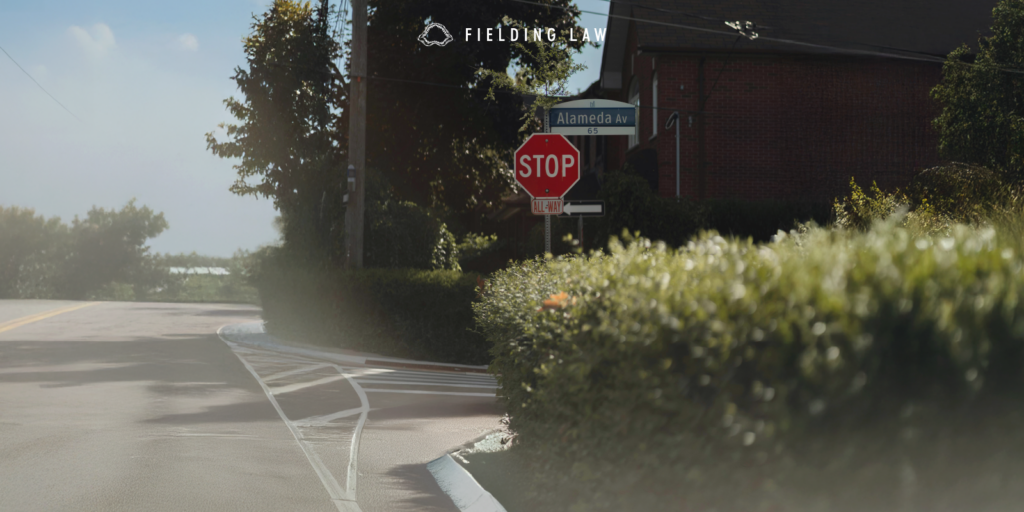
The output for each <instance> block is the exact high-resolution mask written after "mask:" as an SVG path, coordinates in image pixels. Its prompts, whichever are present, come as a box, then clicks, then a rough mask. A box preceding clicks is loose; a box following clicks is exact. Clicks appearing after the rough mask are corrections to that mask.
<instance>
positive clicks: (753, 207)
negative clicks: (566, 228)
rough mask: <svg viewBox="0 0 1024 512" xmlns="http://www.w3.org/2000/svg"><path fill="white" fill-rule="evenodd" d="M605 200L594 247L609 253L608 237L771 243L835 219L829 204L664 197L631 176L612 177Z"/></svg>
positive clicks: (669, 241)
mask: <svg viewBox="0 0 1024 512" xmlns="http://www.w3.org/2000/svg"><path fill="white" fill-rule="evenodd" d="M601 198H602V199H604V200H605V206H606V210H607V211H606V212H605V215H606V216H605V217H604V219H605V220H604V222H603V226H600V227H598V229H599V230H600V235H601V239H600V240H596V241H597V242H598V244H597V245H594V244H593V243H591V241H590V240H588V244H587V246H588V247H605V246H606V243H607V241H608V237H609V236H611V235H617V234H618V233H621V232H622V230H627V231H629V232H636V231H639V232H640V234H641V235H643V236H644V237H645V238H648V239H651V240H660V241H663V242H665V243H666V244H668V245H669V246H672V247H679V246H680V245H683V244H685V243H686V242H687V241H689V240H690V239H691V238H692V237H694V236H696V235H697V233H698V232H700V231H701V230H715V231H718V232H719V233H722V234H723V235H732V236H736V237H741V238H746V237H750V238H752V239H753V240H754V241H755V242H766V241H768V240H769V239H770V238H771V237H772V235H774V234H775V233H776V232H777V231H779V230H780V229H781V230H783V231H788V230H790V229H793V228H794V227H795V226H797V225H798V224H800V223H805V222H810V221H814V222H816V223H818V224H820V225H824V224H826V223H827V222H828V221H829V219H830V217H831V215H832V209H831V205H828V204H825V203H811V202H803V201H777V200H760V201H747V200H739V199H707V200H703V201H694V200H690V199H685V198H683V199H675V198H664V197H659V196H656V195H655V194H654V193H653V192H651V188H650V186H649V185H648V184H647V181H646V180H645V179H644V178H642V177H640V176H638V175H636V174H633V173H631V172H629V171H628V170H626V171H620V172H613V173H610V174H609V175H608V178H607V179H606V181H605V184H604V186H603V187H602V189H601ZM595 227H597V226H595ZM592 231H593V230H592ZM593 232H594V233H597V231H593ZM584 236H587V235H586V233H584ZM588 238H589V236H588Z"/></svg>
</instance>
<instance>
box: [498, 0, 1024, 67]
mask: <svg viewBox="0 0 1024 512" xmlns="http://www.w3.org/2000/svg"><path fill="white" fill-rule="evenodd" d="M509 1H511V2H518V3H521V4H529V5H536V6H539V7H547V8H549V9H561V10H563V11H569V10H570V9H569V8H567V7H562V6H558V5H550V4H544V3H540V2H532V1H530V0H509ZM579 11H580V12H584V13H587V14H594V15H597V16H605V17H608V18H615V19H623V20H629V21H636V22H639V23H648V24H651V25H660V26H664V27H673V28H681V29H685V30H692V31H696V32H705V33H709V34H718V35H722V36H733V35H735V32H726V31H722V30H714V29H710V28H703V27H694V26H691V25H682V24H679V23H669V22H666V21H656V20H645V19H643V18H636V17H633V16H621V15H618V14H610V13H603V12H597V11H584V10H582V9H579ZM715 21H717V20H715ZM758 39H761V40H764V41H772V42H775V43H783V44H791V45H795V46H804V47H808V48H816V49H819V50H833V51H839V52H842V53H850V54H857V55H870V56H873V57H886V58H890V59H903V60H913V61H918V62H931V63H936V64H942V63H946V62H950V61H947V60H946V59H944V58H942V57H937V56H934V55H929V54H925V53H921V52H913V51H912V50H902V49H898V48H891V47H879V46H877V45H871V44H868V43H850V44H858V45H862V46H869V47H876V48H886V49H891V50H896V51H902V52H908V53H915V54H916V55H901V54H898V53H888V52H880V51H872V50H858V49H854V48H843V47H841V46H833V45H827V44H817V43H808V42H805V41H797V40H794V39H782V38H777V37H765V36H760V37H758ZM956 62H957V64H961V65H964V66H971V67H974V66H977V64H973V63H969V62H959V61H956ZM999 70H1000V71H1005V72H1007V73H1015V74H1020V75H1024V70H1021V69H1016V68H1006V67H1000V68H999Z"/></svg>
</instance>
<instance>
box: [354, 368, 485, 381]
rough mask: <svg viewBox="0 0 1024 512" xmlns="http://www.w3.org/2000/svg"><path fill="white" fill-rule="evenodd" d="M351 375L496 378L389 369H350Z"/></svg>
mask: <svg viewBox="0 0 1024 512" xmlns="http://www.w3.org/2000/svg"><path fill="white" fill-rule="evenodd" d="M348 370H349V371H350V373H352V374H355V375H375V374H381V373H386V374H390V375H408V376H416V377H426V378H438V379H479V380H488V379H493V378H494V377H492V376H490V375H469V374H465V373H451V372H420V371H414V370H396V369H389V368H348Z"/></svg>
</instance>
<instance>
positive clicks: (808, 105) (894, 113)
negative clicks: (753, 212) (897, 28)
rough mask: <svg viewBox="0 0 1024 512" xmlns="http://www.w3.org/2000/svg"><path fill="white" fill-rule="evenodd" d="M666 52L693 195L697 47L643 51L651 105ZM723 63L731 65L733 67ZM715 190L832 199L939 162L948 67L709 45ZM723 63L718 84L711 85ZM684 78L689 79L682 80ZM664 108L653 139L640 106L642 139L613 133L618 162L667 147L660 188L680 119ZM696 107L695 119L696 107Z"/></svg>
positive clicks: (683, 174)
mask: <svg viewBox="0 0 1024 512" xmlns="http://www.w3.org/2000/svg"><path fill="white" fill-rule="evenodd" d="M630 32H631V34H630V37H629V41H628V43H627V48H626V52H627V53H626V59H625V61H624V62H625V65H624V70H623V71H624V73H623V88H622V90H621V91H620V93H621V94H620V96H619V97H617V98H614V99H618V100H620V101H627V100H628V98H627V95H628V91H629V84H630V80H631V79H632V76H631V75H630V69H629V65H630V64H629V62H630V61H629V55H630V53H631V52H632V53H634V54H635V52H636V37H635V32H634V31H633V30H631V31H630ZM652 58H655V59H656V69H657V71H658V82H659V84H658V89H659V90H658V106H659V107H661V108H669V109H680V110H682V111H684V112H681V125H680V181H681V185H680V188H681V193H682V195H683V196H690V197H697V195H698V191H697V179H696V174H697V166H698V162H697V152H698V137H697V134H698V130H697V126H698V119H697V116H696V115H694V114H691V113H688V112H686V111H693V112H695V111H697V110H698V109H699V106H698V99H697V90H698V67H699V65H700V64H699V63H700V59H701V56H699V55H670V54H663V55H651V54H642V55H637V56H635V64H634V66H635V67H634V72H635V74H636V76H637V77H639V79H640V91H641V97H640V101H641V106H642V107H650V106H651V82H650V81H651V76H652V75H651V73H652V69H651V65H652ZM723 64H724V71H722V70H723ZM704 66H705V68H704V77H705V78H704V79H705V89H704V90H705V93H706V94H707V93H710V99H709V100H708V103H707V106H706V112H707V114H706V116H707V117H706V119H707V125H706V130H705V145H706V152H707V153H706V155H707V158H706V161H707V164H706V170H705V172H706V197H709V198H742V199H801V200H818V201H822V200H824V201H831V200H832V199H833V198H834V197H836V196H837V195H840V194H844V193H846V192H847V190H848V187H847V185H848V183H849V180H850V177H851V176H855V177H856V178H857V181H858V183H861V184H862V185H869V184H870V183H871V181H873V180H874V181H877V182H878V184H879V185H880V186H882V187H892V186H904V185H906V183H907V182H908V181H909V179H910V178H911V177H912V176H913V174H914V173H915V172H916V171H919V170H921V169H923V168H926V167H930V166H933V165H936V164H937V163H939V158H938V151H937V148H938V138H937V134H936V133H935V131H934V130H933V128H932V127H931V120H932V119H933V118H934V117H935V116H936V115H937V113H938V107H937V105H936V104H935V103H934V102H933V101H932V100H931V99H930V98H929V96H928V93H929V90H930V89H931V88H932V87H933V86H934V85H935V84H937V83H938V81H939V79H940V67H939V66H937V65H933V64H928V63H917V62H910V61H898V60H884V59H865V58H854V57H833V56H786V55H750V54H734V55H733V56H732V57H731V58H729V59H728V60H726V58H725V55H721V54H711V55H707V56H706V61H705V65H704ZM720 71H721V78H720V79H719V81H718V85H717V86H716V87H715V88H714V90H713V92H712V85H713V84H714V83H715V79H716V77H718V75H719V72H720ZM680 86H683V87H684V88H683V89H682V90H680ZM669 113H670V112H667V111H665V110H660V112H659V114H658V118H659V119H658V123H659V125H660V126H659V129H658V135H657V137H655V138H654V139H653V140H651V135H652V127H651V119H650V115H651V109H649V108H641V112H640V120H639V130H640V145H639V146H637V147H636V148H634V149H633V150H627V148H626V145H627V142H626V137H625V136H618V137H610V139H616V140H609V141H608V142H609V158H610V160H609V169H617V168H619V167H621V165H622V163H623V162H624V161H625V159H626V158H627V157H628V154H629V153H630V152H631V151H636V150H642V149H646V148H654V149H656V150H657V152H658V167H659V186H658V192H659V194H660V195H662V196H665V197H670V196H674V195H675V130H674V129H671V130H665V129H664V123H665V121H666V120H667V119H668V115H669ZM691 116H692V118H693V119H692V126H691V122H690V117H691Z"/></svg>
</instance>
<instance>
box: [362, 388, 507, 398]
mask: <svg viewBox="0 0 1024 512" xmlns="http://www.w3.org/2000/svg"><path fill="white" fill-rule="evenodd" d="M363 391H365V392H367V393H408V394H413V395H453V396H489V397H491V398H494V397H496V396H498V395H497V394H495V393H458V392H455V391H420V390H414V389H367V388H363Z"/></svg>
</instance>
